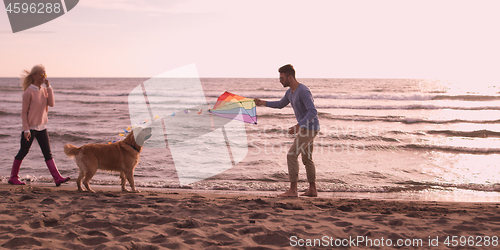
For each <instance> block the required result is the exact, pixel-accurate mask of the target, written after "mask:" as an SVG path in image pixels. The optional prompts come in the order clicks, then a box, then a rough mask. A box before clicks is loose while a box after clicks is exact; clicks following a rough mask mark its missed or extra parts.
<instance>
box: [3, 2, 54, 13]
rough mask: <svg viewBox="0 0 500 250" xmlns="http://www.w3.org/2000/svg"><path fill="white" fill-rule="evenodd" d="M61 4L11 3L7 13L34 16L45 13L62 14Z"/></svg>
mask: <svg viewBox="0 0 500 250" xmlns="http://www.w3.org/2000/svg"><path fill="white" fill-rule="evenodd" d="M60 12H61V4H60V3H55V4H52V3H38V4H37V3H29V4H28V3H9V5H7V13H9V14H11V13H14V14H19V13H23V14H26V13H32V14H35V13H37V14H44V13H48V14H50V13H60Z"/></svg>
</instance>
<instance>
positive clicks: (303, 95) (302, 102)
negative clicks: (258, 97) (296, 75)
mask: <svg viewBox="0 0 500 250" xmlns="http://www.w3.org/2000/svg"><path fill="white" fill-rule="evenodd" d="M289 103H290V104H291V105H292V108H293V112H294V113H295V118H297V122H298V123H297V124H299V126H300V127H301V128H307V129H310V130H319V120H318V111H317V110H316V107H315V106H314V100H313V97H312V94H311V91H310V90H309V88H308V87H307V86H306V85H304V84H299V86H298V87H297V89H295V92H292V89H288V90H287V91H286V93H285V96H284V97H283V98H282V99H281V100H280V101H275V102H269V101H268V102H266V106H267V107H271V108H279V109H282V108H284V107H286V105H288V104H289Z"/></svg>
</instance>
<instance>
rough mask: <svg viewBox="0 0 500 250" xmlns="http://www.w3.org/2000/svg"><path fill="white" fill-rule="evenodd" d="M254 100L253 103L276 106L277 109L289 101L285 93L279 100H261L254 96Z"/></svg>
mask: <svg viewBox="0 0 500 250" xmlns="http://www.w3.org/2000/svg"><path fill="white" fill-rule="evenodd" d="M254 101H255V105H257V106H266V107H270V108H277V109H282V108H284V107H286V105H288V104H289V103H290V101H289V100H288V97H287V96H286V94H285V96H283V98H281V100H279V101H276V102H268V101H263V100H261V99H259V98H255V99H254Z"/></svg>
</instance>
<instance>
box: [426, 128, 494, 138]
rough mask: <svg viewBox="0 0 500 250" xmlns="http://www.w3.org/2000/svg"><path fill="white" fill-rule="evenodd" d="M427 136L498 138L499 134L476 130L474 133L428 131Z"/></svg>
mask: <svg viewBox="0 0 500 250" xmlns="http://www.w3.org/2000/svg"><path fill="white" fill-rule="evenodd" d="M427 134H439V135H445V136H455V137H478V138H487V137H500V132H496V131H490V130H486V129H483V130H476V131H455V130H429V131H427Z"/></svg>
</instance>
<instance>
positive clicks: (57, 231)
mask: <svg viewBox="0 0 500 250" xmlns="http://www.w3.org/2000/svg"><path fill="white" fill-rule="evenodd" d="M93 189H94V190H96V191H97V192H96V193H85V192H77V191H76V185H75V183H74V182H72V181H71V182H70V184H68V185H63V186H61V187H53V186H49V185H40V184H37V185H26V186H12V185H9V184H7V183H6V182H2V183H0V193H1V196H2V197H3V199H1V201H0V221H1V223H0V246H1V247H3V248H7V249H15V248H19V249H284V248H295V247H298V248H301V249H304V247H305V246H311V247H308V248H307V249H316V248H317V249H329V248H332V247H339V248H347V249H363V248H367V249H368V248H375V249H386V248H398V249H415V248H422V249H429V248H432V249H447V248H448V247H450V248H451V247H453V246H460V245H462V246H466V248H467V249H484V248H487V249H489V248H495V246H496V247H498V246H497V245H498V232H499V229H500V215H499V212H500V208H499V206H500V202H498V203H495V202H474V203H470V202H436V201H410V200H406V201H404V200H389V199H385V200H384V199H352V198H351V199H348V198H335V197H331V196H327V195H326V194H325V193H320V195H319V197H317V198H310V197H299V198H278V197H276V196H275V194H271V193H270V194H268V195H265V194H262V193H259V194H251V193H249V192H224V191H218V192H216V191H210V192H209V191H197V190H188V189H186V190H181V189H143V190H142V192H140V193H127V192H121V191H120V189H119V187H113V186H100V185H99V186H96V185H94V187H93ZM389 245H391V246H390V247H389ZM487 246H489V247H487Z"/></svg>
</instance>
